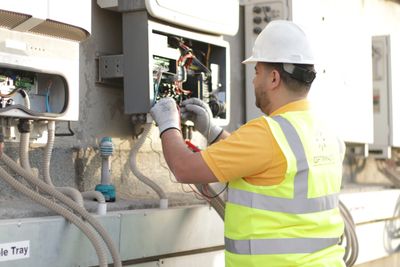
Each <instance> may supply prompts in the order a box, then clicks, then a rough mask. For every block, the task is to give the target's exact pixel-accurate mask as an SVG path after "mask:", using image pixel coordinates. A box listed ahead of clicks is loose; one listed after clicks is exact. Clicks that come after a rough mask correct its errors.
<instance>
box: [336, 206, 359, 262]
mask: <svg viewBox="0 0 400 267" xmlns="http://www.w3.org/2000/svg"><path fill="white" fill-rule="evenodd" d="M339 210H340V214H341V215H342V217H343V220H344V234H343V235H344V238H345V240H346V246H345V254H344V256H343V259H344V261H345V263H346V266H347V267H351V266H353V265H354V263H355V262H356V260H357V258H358V251H359V245H358V239H357V235H356V226H355V224H354V220H353V217H352V216H351V213H350V211H349V210H348V209H347V208H346V206H345V205H344V204H343V202H341V201H339ZM342 242H343V237H342Z"/></svg>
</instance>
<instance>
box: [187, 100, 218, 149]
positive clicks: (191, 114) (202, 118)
mask: <svg viewBox="0 0 400 267" xmlns="http://www.w3.org/2000/svg"><path fill="white" fill-rule="evenodd" d="M181 115H182V119H183V120H191V121H192V122H193V123H194V129H195V130H197V131H199V132H200V133H201V134H202V135H203V136H204V137H205V138H206V139H207V142H208V143H209V144H211V143H213V142H215V141H216V140H217V138H218V137H219V136H220V135H221V133H222V131H223V129H222V128H221V127H219V126H218V125H216V124H215V123H214V122H213V116H212V112H211V109H210V107H209V106H208V104H207V103H205V102H203V101H202V100H200V99H198V98H189V99H187V100H185V101H183V102H182V105H181Z"/></svg>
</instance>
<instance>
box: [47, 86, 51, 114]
mask: <svg viewBox="0 0 400 267" xmlns="http://www.w3.org/2000/svg"><path fill="white" fill-rule="evenodd" d="M49 89H50V88H47V93H46V112H49V113H50V112H51V111H50V100H49V99H50V90H49Z"/></svg>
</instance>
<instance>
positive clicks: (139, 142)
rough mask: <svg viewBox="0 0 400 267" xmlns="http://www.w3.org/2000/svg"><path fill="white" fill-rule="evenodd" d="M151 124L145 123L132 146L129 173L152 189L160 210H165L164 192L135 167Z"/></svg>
mask: <svg viewBox="0 0 400 267" xmlns="http://www.w3.org/2000/svg"><path fill="white" fill-rule="evenodd" d="M152 125H153V124H152V123H146V124H145V125H144V129H143V133H142V134H141V135H140V137H139V138H138V139H137V140H136V142H135V144H134V145H133V146H132V149H131V153H130V155H129V162H130V167H131V171H132V172H133V174H134V175H135V176H136V177H137V178H138V179H139V180H140V181H141V182H143V183H144V184H146V185H147V186H149V187H150V188H151V189H153V190H154V191H155V192H156V193H157V195H158V196H159V197H160V208H161V209H166V208H168V198H167V195H166V194H165V192H164V191H163V190H162V188H161V187H160V186H159V185H158V184H156V183H155V182H153V181H152V180H151V179H150V178H148V177H147V176H145V175H144V174H143V173H142V172H141V171H140V170H139V169H138V167H137V165H136V157H137V154H138V152H139V150H140V148H141V147H142V146H143V144H144V141H146V138H147V136H148V135H149V133H150V130H151V127H152Z"/></svg>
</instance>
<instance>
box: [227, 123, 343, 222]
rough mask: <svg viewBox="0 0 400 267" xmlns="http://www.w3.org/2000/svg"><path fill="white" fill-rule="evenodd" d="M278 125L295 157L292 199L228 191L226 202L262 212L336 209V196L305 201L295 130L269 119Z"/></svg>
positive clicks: (302, 164)
mask: <svg viewBox="0 0 400 267" xmlns="http://www.w3.org/2000/svg"><path fill="white" fill-rule="evenodd" d="M271 118H272V119H274V120H275V121H276V122H277V123H279V125H280V127H281V128H282V131H283V133H284V135H285V137H286V139H287V141H288V143H289V146H290V148H291V149H292V151H293V153H294V155H295V157H296V165H297V173H296V174H295V176H294V196H293V198H291V199H289V198H280V197H273V196H266V195H262V194H257V193H254V192H248V191H244V190H240V189H236V188H229V190H228V201H229V202H231V203H234V204H238V205H242V206H246V207H249V208H256V209H262V210H269V211H276V212H285V213H294V214H304V213H312V212H320V211H325V210H330V209H334V208H336V207H337V206H338V201H339V200H338V194H330V195H326V196H321V197H316V198H307V194H308V162H307V158H306V154H305V151H304V148H303V145H302V143H301V140H300V137H299V135H298V134H297V131H296V129H295V128H294V127H293V125H291V124H290V122H289V121H288V120H287V119H285V118H283V117H281V116H275V117H271Z"/></svg>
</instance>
